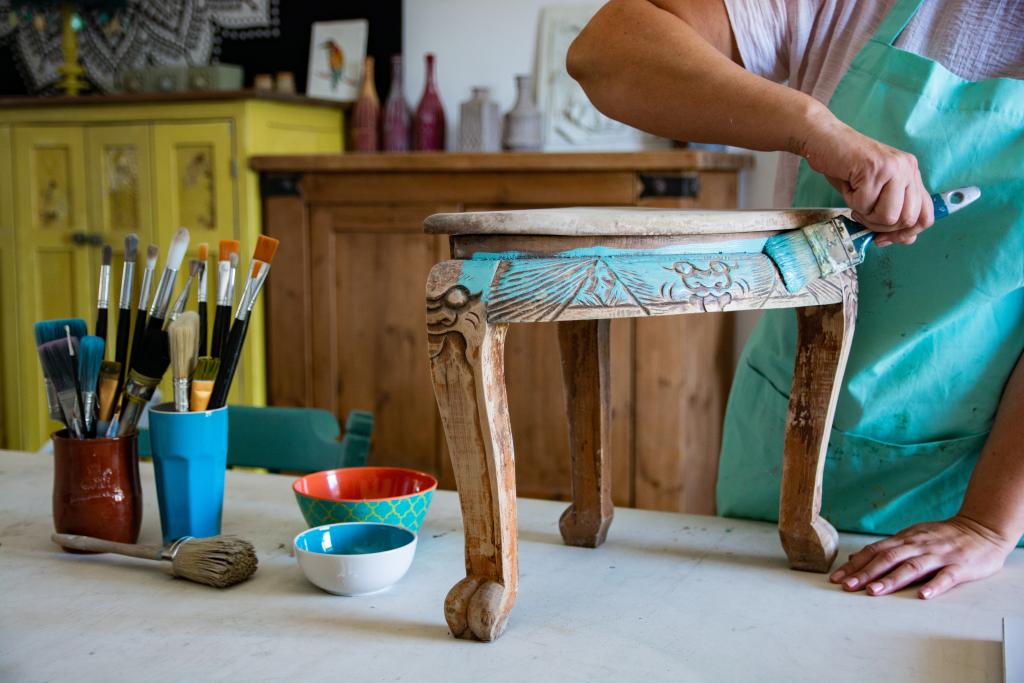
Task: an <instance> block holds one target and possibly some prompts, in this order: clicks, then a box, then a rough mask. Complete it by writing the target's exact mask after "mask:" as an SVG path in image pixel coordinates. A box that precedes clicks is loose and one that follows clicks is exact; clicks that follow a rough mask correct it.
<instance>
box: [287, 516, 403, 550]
mask: <svg viewBox="0 0 1024 683" xmlns="http://www.w3.org/2000/svg"><path fill="white" fill-rule="evenodd" d="M414 540H416V534H414V533H413V532H411V531H409V530H408V529H404V528H402V527H397V526H391V525H388V524H375V523H372V522H349V523H346V524H329V525H326V526H321V527H316V528H314V529H309V530H308V531H304V532H302V533H301V534H299V536H298V537H297V538H296V539H295V547H297V548H299V549H300V550H305V551H307V552H311V553H319V554H324V555H370V554H373V553H385V552H389V551H391V550H397V549H399V548H402V547H404V546H407V545H409V544H410V543H412V542H413V541H414Z"/></svg>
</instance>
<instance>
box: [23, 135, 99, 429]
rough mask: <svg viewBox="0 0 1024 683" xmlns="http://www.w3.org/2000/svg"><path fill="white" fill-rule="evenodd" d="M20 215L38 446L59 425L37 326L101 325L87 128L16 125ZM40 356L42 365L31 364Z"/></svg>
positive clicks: (30, 401)
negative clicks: (52, 321)
mask: <svg viewBox="0 0 1024 683" xmlns="http://www.w3.org/2000/svg"><path fill="white" fill-rule="evenodd" d="M13 173H14V192H15V196H16V197H17V198H18V201H17V205H16V207H15V214H14V229H15V239H16V242H17V257H18V278H17V279H18V297H17V298H18V311H19V314H18V319H19V321H20V324H19V326H18V327H19V329H18V338H19V348H20V351H21V353H20V358H22V359H24V361H26V362H21V363H20V365H21V370H20V374H21V397H22V399H23V406H22V408H23V410H22V413H23V415H22V422H23V434H24V439H25V443H24V444H23V446H24V447H27V448H37V447H38V446H39V445H40V444H41V443H42V442H43V441H45V439H46V437H47V435H48V434H49V433H50V432H51V431H52V430H53V428H55V427H56V426H57V424H56V423H54V422H51V421H50V420H49V419H48V418H47V417H46V399H45V396H44V394H43V391H42V371H41V370H40V367H39V362H38V360H37V359H38V355H37V352H36V349H35V339H34V336H33V332H32V325H33V323H35V322H36V321H38V320H45V319H48V318H67V317H72V316H73V317H80V318H84V319H85V321H86V323H87V324H88V326H89V330H90V331H92V328H93V325H94V323H95V315H96V312H95V305H96V302H95V297H96V292H95V289H94V288H92V287H90V285H91V284H92V283H93V282H94V281H95V276H93V275H92V273H91V271H92V270H93V267H92V263H93V262H95V259H96V258H97V256H96V254H94V252H96V251H97V250H98V249H99V248H98V247H96V246H93V245H89V244H83V243H80V242H76V240H75V238H76V236H77V237H81V236H86V235H88V234H90V225H89V219H88V215H87V212H86V197H85V187H86V183H85V144H84V139H83V133H82V129H81V128H61V127H42V126H40V127H20V126H19V127H15V128H14V163H13ZM28 359H33V360H34V361H35V362H27V361H28Z"/></svg>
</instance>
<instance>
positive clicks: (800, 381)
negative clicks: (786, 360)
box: [779, 281, 857, 572]
mask: <svg viewBox="0 0 1024 683" xmlns="http://www.w3.org/2000/svg"><path fill="white" fill-rule="evenodd" d="M849 284H850V287H851V289H848V290H847V291H846V295H845V297H844V302H843V303H838V304H829V305H826V306H813V307H808V308H798V309H796V313H797V321H798V325H799V332H798V337H797V351H796V366H795V372H794V375H793V387H792V391H791V393H790V399H789V414H788V415H787V417H786V443H785V451H784V455H783V465H782V490H781V491H780V495H779V536H780V537H781V538H782V547H783V549H785V551H786V556H787V557H788V558H789V564H790V566H791V567H792V568H793V569H800V570H803V571H813V572H825V571H828V569H829V567H831V566H832V562H833V561H834V560H835V557H836V550H837V548H836V545H837V542H838V538H837V535H836V530H835V529H834V528H833V527H832V525H831V524H829V523H828V521H826V520H825V519H824V518H823V517H821V515H820V512H821V480H822V475H823V473H824V470H825V454H826V452H827V450H828V436H829V431H830V430H831V428H832V417H833V414H834V413H835V408H836V401H837V399H838V397H839V388H840V386H841V385H842V380H843V371H844V370H845V368H846V358H847V355H848V354H849V350H850V341H851V339H852V338H853V326H854V321H855V319H856V312H857V297H856V292H855V289H852V288H855V287H856V283H855V281H851V282H850V283H849Z"/></svg>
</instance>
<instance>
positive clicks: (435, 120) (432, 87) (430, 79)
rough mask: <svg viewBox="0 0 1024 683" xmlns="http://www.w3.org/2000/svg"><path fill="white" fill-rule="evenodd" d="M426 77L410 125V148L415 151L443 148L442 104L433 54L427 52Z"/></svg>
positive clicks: (443, 124)
mask: <svg viewBox="0 0 1024 683" xmlns="http://www.w3.org/2000/svg"><path fill="white" fill-rule="evenodd" d="M426 61H427V78H426V81H427V82H426V85H424V86H423V97H421V98H420V103H419V106H417V107H416V118H415V120H414V121H413V126H412V148H413V149H415V150H417V151H439V150H443V149H444V137H445V122H444V105H442V104H441V96H440V95H439V94H438V92H437V83H436V81H435V79H434V55H433V54H430V53H427V56H426Z"/></svg>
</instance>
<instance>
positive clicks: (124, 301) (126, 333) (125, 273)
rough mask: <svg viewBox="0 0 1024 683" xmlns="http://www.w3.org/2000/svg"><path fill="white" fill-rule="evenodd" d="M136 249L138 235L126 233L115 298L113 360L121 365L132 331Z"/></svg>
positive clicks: (125, 355)
mask: <svg viewBox="0 0 1024 683" xmlns="http://www.w3.org/2000/svg"><path fill="white" fill-rule="evenodd" d="M138 250H139V237H138V235H134V234H131V235H127V236H126V237H125V238H124V269H123V270H122V271H121V292H120V294H119V295H118V299H117V343H116V346H115V348H114V360H115V361H117V362H118V363H120V364H121V367H124V365H125V363H127V362H128V343H129V342H130V341H131V333H132V289H133V287H134V285H135V257H136V255H137V253H138ZM97 336H98V335H97Z"/></svg>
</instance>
